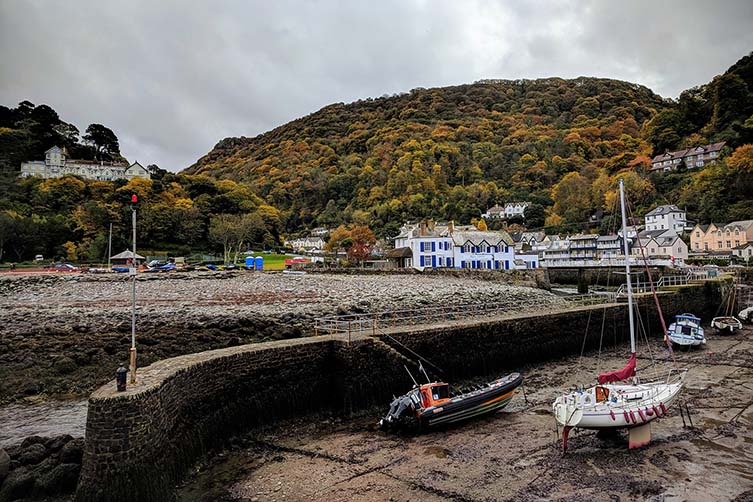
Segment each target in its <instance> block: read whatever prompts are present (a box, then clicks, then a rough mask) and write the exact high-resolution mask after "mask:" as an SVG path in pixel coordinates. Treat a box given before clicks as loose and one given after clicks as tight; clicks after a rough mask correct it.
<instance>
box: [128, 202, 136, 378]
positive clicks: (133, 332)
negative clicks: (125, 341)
mask: <svg viewBox="0 0 753 502" xmlns="http://www.w3.org/2000/svg"><path fill="white" fill-rule="evenodd" d="M138 204H139V198H138V197H137V196H136V194H133V195H132V196H131V224H132V227H133V256H132V257H131V268H130V269H129V270H128V273H129V275H130V276H131V383H136V267H137V262H136V208H137V207H138Z"/></svg>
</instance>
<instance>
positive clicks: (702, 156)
mask: <svg viewBox="0 0 753 502" xmlns="http://www.w3.org/2000/svg"><path fill="white" fill-rule="evenodd" d="M725 144H726V143H725V142H724V141H720V142H718V143H711V144H709V145H704V146H695V147H693V148H685V149H684V150H677V151H674V152H666V153H663V154H661V155H657V156H656V157H654V158H653V159H651V170H652V171H674V170H675V169H677V168H678V167H680V164H681V163H682V162H685V167H687V168H688V169H693V168H696V167H703V166H705V165H706V164H713V163H714V162H716V161H717V160H718V159H719V155H720V154H721V150H722V148H724V145H725Z"/></svg>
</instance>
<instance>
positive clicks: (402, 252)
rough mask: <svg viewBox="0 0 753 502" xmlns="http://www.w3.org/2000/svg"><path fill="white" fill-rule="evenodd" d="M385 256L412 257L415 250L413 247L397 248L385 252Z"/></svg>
mask: <svg viewBox="0 0 753 502" xmlns="http://www.w3.org/2000/svg"><path fill="white" fill-rule="evenodd" d="M384 256H385V258H411V257H412V256H413V251H412V250H411V248H407V247H404V248H395V249H390V250H389V251H387V252H386V253H385V255H384Z"/></svg>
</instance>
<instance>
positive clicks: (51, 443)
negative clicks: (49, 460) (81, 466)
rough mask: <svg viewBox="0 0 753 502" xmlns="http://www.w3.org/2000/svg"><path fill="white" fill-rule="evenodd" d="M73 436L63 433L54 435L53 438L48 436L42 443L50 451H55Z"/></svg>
mask: <svg viewBox="0 0 753 502" xmlns="http://www.w3.org/2000/svg"><path fill="white" fill-rule="evenodd" d="M72 439H73V437H72V436H71V435H69V434H63V435H62V436H56V437H54V438H50V439H48V440H47V441H45V443H44V445H45V446H46V447H47V449H48V450H50V452H53V453H54V452H56V451H59V450H60V449H61V448H62V447H63V446H65V445H66V443H68V442H69V441H71V440H72Z"/></svg>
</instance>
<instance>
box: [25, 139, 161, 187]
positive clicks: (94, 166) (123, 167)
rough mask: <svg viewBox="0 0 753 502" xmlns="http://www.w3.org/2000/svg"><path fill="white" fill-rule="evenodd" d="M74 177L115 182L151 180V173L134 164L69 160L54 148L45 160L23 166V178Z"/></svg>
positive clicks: (58, 149) (34, 161)
mask: <svg viewBox="0 0 753 502" xmlns="http://www.w3.org/2000/svg"><path fill="white" fill-rule="evenodd" d="M67 175H74V176H81V177H82V178H88V179H90V180H102V181H114V180H119V179H126V180H131V179H133V178H147V179H149V178H151V175H150V174H149V171H148V170H147V169H146V168H145V167H144V166H142V165H141V164H139V163H138V162H134V163H133V164H131V165H130V166H129V165H128V164H125V163H122V162H94V161H89V160H70V159H67V156H66V152H65V149H63V148H60V147H58V146H53V147H52V148H50V149H49V150H47V151H46V152H45V153H44V160H43V161H42V160H32V161H31V162H24V163H22V164H21V177H22V178H26V177H28V176H39V177H41V178H59V177H61V176H67Z"/></svg>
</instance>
